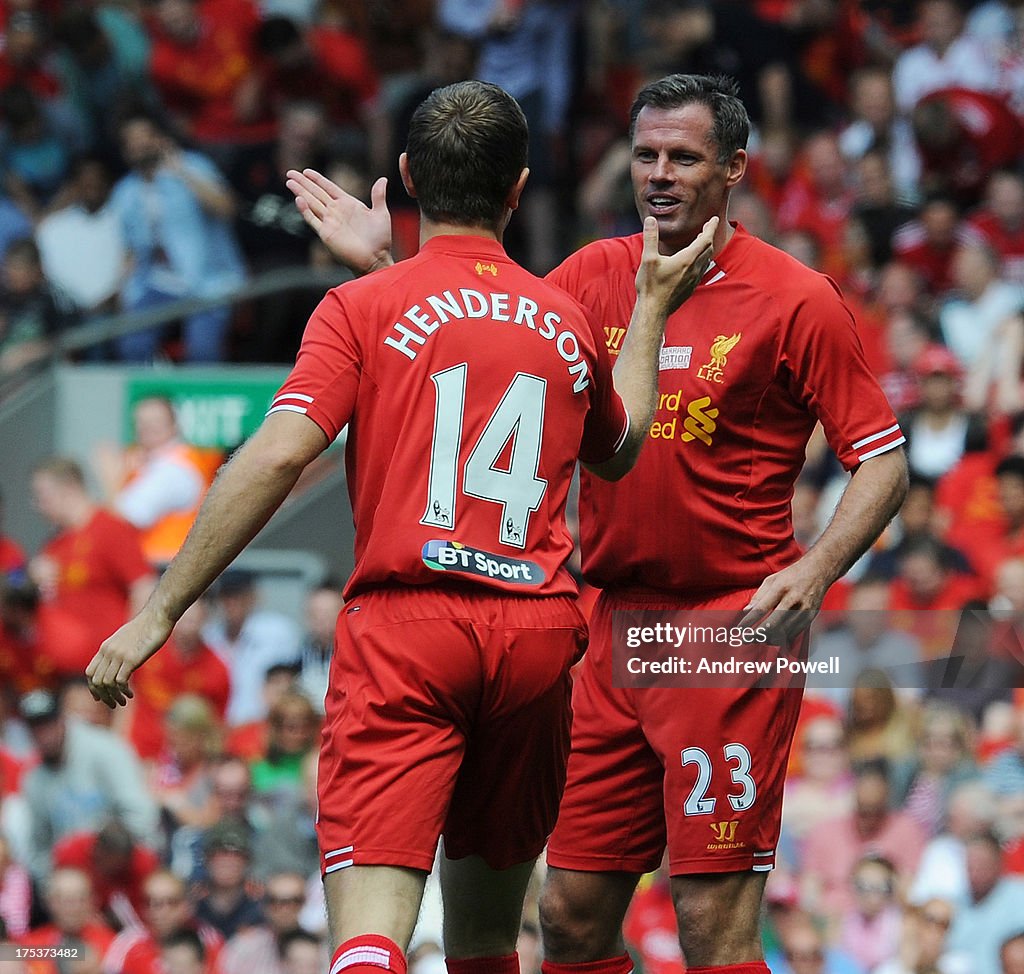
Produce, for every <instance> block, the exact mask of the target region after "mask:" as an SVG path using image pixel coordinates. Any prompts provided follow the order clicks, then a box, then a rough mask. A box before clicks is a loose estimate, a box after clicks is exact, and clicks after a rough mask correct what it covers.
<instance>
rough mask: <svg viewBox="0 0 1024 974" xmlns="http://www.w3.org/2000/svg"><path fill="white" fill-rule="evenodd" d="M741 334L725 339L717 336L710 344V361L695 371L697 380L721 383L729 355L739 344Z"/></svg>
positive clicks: (737, 333) (725, 337)
mask: <svg viewBox="0 0 1024 974" xmlns="http://www.w3.org/2000/svg"><path fill="white" fill-rule="evenodd" d="M742 337H743V333H742V332H736V334H735V335H732V336H731V337H727V336H725V335H717V336H716V337H715V340H714V341H713V342H712V343H711V361H710V362H708V364H707V365H702V366H701V367H700V368H699V369H697V378H698V379H704V380H706V381H707V382H718V383H721V381H722V375H723V374H724V372H725V366H726V362H727V360H728V355H729V353H730V352H731V351H732V350H733V349H734V348H735V347H736V346H737V345H739V343H740V339H741V338H742Z"/></svg>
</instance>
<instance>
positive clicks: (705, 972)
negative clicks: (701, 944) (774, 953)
mask: <svg viewBox="0 0 1024 974" xmlns="http://www.w3.org/2000/svg"><path fill="white" fill-rule="evenodd" d="M686 974H771V971H770V970H769V968H768V965H767V964H766V963H765V962H764V961H763V960H752V961H748V962H747V963H746V964H723V965H722V966H721V967H688V968H686Z"/></svg>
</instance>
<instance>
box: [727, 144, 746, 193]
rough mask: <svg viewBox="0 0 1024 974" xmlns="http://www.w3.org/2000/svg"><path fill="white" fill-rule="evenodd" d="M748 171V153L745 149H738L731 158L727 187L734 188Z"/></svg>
mask: <svg viewBox="0 0 1024 974" xmlns="http://www.w3.org/2000/svg"><path fill="white" fill-rule="evenodd" d="M746 171H747V153H746V150H745V149H737V150H736V151H735V152H734V153H733V154H732V158H731V159H730V160H729V166H728V175H727V176H726V177H725V187H726V189H732V188H733V187H734V186H735V185H736V184H737V183H738V182H739V181H740V180H741V179H742V178H743V174H744V173H745V172H746Z"/></svg>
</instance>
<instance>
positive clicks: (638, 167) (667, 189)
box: [630, 103, 747, 253]
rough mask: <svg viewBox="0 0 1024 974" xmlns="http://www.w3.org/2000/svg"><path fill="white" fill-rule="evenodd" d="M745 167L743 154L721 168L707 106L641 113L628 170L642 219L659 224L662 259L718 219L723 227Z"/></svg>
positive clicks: (695, 105) (659, 109) (696, 105)
mask: <svg viewBox="0 0 1024 974" xmlns="http://www.w3.org/2000/svg"><path fill="white" fill-rule="evenodd" d="M746 166H747V154H746V152H744V151H743V150H742V149H740V150H737V151H736V153H735V154H734V155H733V157H732V158H731V159H730V160H728V161H727V162H724V163H723V162H719V160H718V143H717V141H716V139H715V135H714V128H713V119H712V116H711V111H710V110H709V109H708V108H707V107H706V106H705V105H702V104H698V103H691V104H687V105H683V106H681V107H679V108H654V107H651V106H647V107H645V108H643V109H642V110H641V111H640V114H639V115H638V116H637V120H636V126H635V128H634V131H633V155H632V162H631V164H630V176H631V179H632V181H633V197H634V199H635V201H636V208H637V212H638V213H639V214H640V217H641V219H645V218H646V217H648V216H653V217H654V218H655V219H656V220H657V221H658V231H659V234H660V237H661V250H662V252H663V253H674V252H675V251H678V250H681V249H682V248H683V247H685V246H687V244H689V243H690V242H691V241H692V240H693V239H694V237H696V236H697V234H698V233H699V232H700V229H701V227H702V226H703V225H704V224H705V223H706V222H707V221H708V220H709V219H710V218H711V217H713V216H715V215H717V216H719V217H720V219H721V220H722V222H723V224H724V222H725V216H726V204H727V202H728V196H729V190H730V189H732V187H733V186H735V185H736V184H737V183H738V182H739V181H740V179H741V178H742V177H743V173H744V172H745V171H746Z"/></svg>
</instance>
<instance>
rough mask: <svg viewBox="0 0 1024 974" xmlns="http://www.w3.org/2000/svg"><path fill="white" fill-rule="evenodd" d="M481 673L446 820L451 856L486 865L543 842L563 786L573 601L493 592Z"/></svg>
mask: <svg viewBox="0 0 1024 974" xmlns="http://www.w3.org/2000/svg"><path fill="white" fill-rule="evenodd" d="M480 636H481V646H482V657H483V660H484V662H483V668H484V673H485V679H484V683H483V686H482V690H481V699H480V705H479V709H478V712H477V715H476V719H475V721H474V723H473V727H472V731H471V733H470V734H469V736H468V738H467V741H466V750H465V755H464V757H463V761H462V766H461V768H460V770H459V775H458V778H457V780H456V782H455V789H454V793H453V795H452V802H451V807H450V809H449V812H448V817H447V819H446V821H445V826H444V839H445V850H446V854H447V856H448V858H449V859H453V860H454V859H460V858H463V857H465V856H479V857H481V859H482V860H483V861H484V862H486V864H487V865H488V866H489V867H490V868H492V869H494V870H505V869H508V868H510V867H512V866H516V865H518V864H520V863H523V862H527V861H532V860H533V859H535V858H536V857H537V856H538V855H539V854H540V852H541V851H542V850H543V848H544V844H545V842H546V841H547V837H548V835H549V834H550V832H551V829H552V827H553V826H554V822H555V818H556V816H557V814H558V803H559V800H560V798H561V795H562V789H563V787H564V785H565V766H566V760H567V757H568V753H569V735H570V724H571V719H572V710H571V705H570V697H571V677H570V673H569V670H570V667H571V666H572V664H573V662H574V661H575V660H576V659H578V658H579V655H580V653H581V652H582V650H583V647H584V645H585V640H586V626H585V623H584V621H583V619H582V617H581V616H580V614H579V612H578V610H577V609H576V606H575V601H574V600H571V599H568V598H566V599H562V598H550V599H503V600H500V601H497V600H496V604H495V613H494V616H493V618H492V620H491V625H490V627H488V628H487V629H486V630H483V629H481V631H480Z"/></svg>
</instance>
